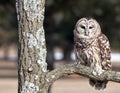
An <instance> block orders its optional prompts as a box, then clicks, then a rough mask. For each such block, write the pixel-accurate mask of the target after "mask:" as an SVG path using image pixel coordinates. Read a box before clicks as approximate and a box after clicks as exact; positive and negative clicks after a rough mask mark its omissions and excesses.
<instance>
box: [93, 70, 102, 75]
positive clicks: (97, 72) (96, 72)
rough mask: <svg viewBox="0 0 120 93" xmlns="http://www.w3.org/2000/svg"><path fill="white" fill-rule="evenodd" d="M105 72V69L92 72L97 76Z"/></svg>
mask: <svg viewBox="0 0 120 93" xmlns="http://www.w3.org/2000/svg"><path fill="white" fill-rule="evenodd" d="M103 72H104V70H101V71H94V70H93V71H92V74H93V75H95V76H100V75H101V74H102V73H103Z"/></svg>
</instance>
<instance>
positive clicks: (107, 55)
mask: <svg viewBox="0 0 120 93" xmlns="http://www.w3.org/2000/svg"><path fill="white" fill-rule="evenodd" d="M98 43H99V47H100V56H101V64H102V68H103V69H105V70H110V69H111V67H112V65H111V61H110V59H111V49H110V44H109V40H108V38H107V37H106V36H105V35H104V34H101V35H100V36H99V37H98Z"/></svg>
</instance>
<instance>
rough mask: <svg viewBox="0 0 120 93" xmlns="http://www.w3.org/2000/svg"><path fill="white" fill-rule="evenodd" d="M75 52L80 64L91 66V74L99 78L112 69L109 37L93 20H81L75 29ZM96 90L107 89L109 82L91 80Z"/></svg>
mask: <svg viewBox="0 0 120 93" xmlns="http://www.w3.org/2000/svg"><path fill="white" fill-rule="evenodd" d="M74 43H75V46H74V51H75V55H76V61H77V63H78V65H79V64H83V65H85V66H90V68H91V72H92V74H93V75H95V76H99V75H100V74H102V73H103V72H104V70H110V69H111V61H110V58H111V50H110V45H109V41H108V39H107V37H106V36H105V35H104V34H103V33H102V32H101V28H100V25H99V23H98V22H97V21H96V20H95V19H92V18H81V19H80V20H78V22H77V23H76V26H75V29H74ZM89 83H90V85H91V86H93V87H95V89H98V90H100V89H104V88H106V84H107V81H96V80H93V79H90V80H89Z"/></svg>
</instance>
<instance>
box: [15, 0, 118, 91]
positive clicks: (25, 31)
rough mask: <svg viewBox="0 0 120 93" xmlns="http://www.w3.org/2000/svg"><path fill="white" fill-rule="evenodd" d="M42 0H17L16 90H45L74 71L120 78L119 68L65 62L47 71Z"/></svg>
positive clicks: (114, 79)
mask: <svg viewBox="0 0 120 93" xmlns="http://www.w3.org/2000/svg"><path fill="white" fill-rule="evenodd" d="M44 4H45V0H17V1H16V9H17V17H18V30H19V63H18V93H48V89H49V87H50V85H51V84H52V83H53V82H54V81H55V80H57V79H59V78H61V77H63V76H67V75H70V74H73V73H76V74H79V75H82V76H85V77H88V78H92V79H96V80H101V81H102V80H108V81H114V82H120V72H115V71H105V72H104V73H103V74H101V75H100V76H94V75H92V74H91V70H90V68H89V67H86V66H83V65H76V64H68V65H64V66H62V67H59V68H57V69H55V70H52V71H50V72H49V71H47V63H46V45H45V36H44V29H43V20H44V9H45V8H44Z"/></svg>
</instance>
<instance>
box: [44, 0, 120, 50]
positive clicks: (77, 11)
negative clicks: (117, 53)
mask: <svg viewBox="0 0 120 93" xmlns="http://www.w3.org/2000/svg"><path fill="white" fill-rule="evenodd" d="M81 17H93V18H95V19H96V20H97V21H98V22H99V23H100V25H101V28H102V31H103V33H104V34H106V35H107V36H108V38H109V39H110V43H111V46H112V47H113V48H119V47H120V43H119V41H120V0H100V1H99V0H75V1H74V0H47V2H46V13H45V27H46V36H47V37H48V38H47V40H49V41H50V39H51V42H55V43H56V45H63V46H64V45H67V44H69V46H70V45H71V46H72V44H73V30H74V26H75V23H76V21H77V20H78V19H80V18H81ZM48 33H49V34H48ZM48 35H49V36H48ZM50 35H51V37H50ZM56 37H57V38H56ZM65 47H66V46H65Z"/></svg>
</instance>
